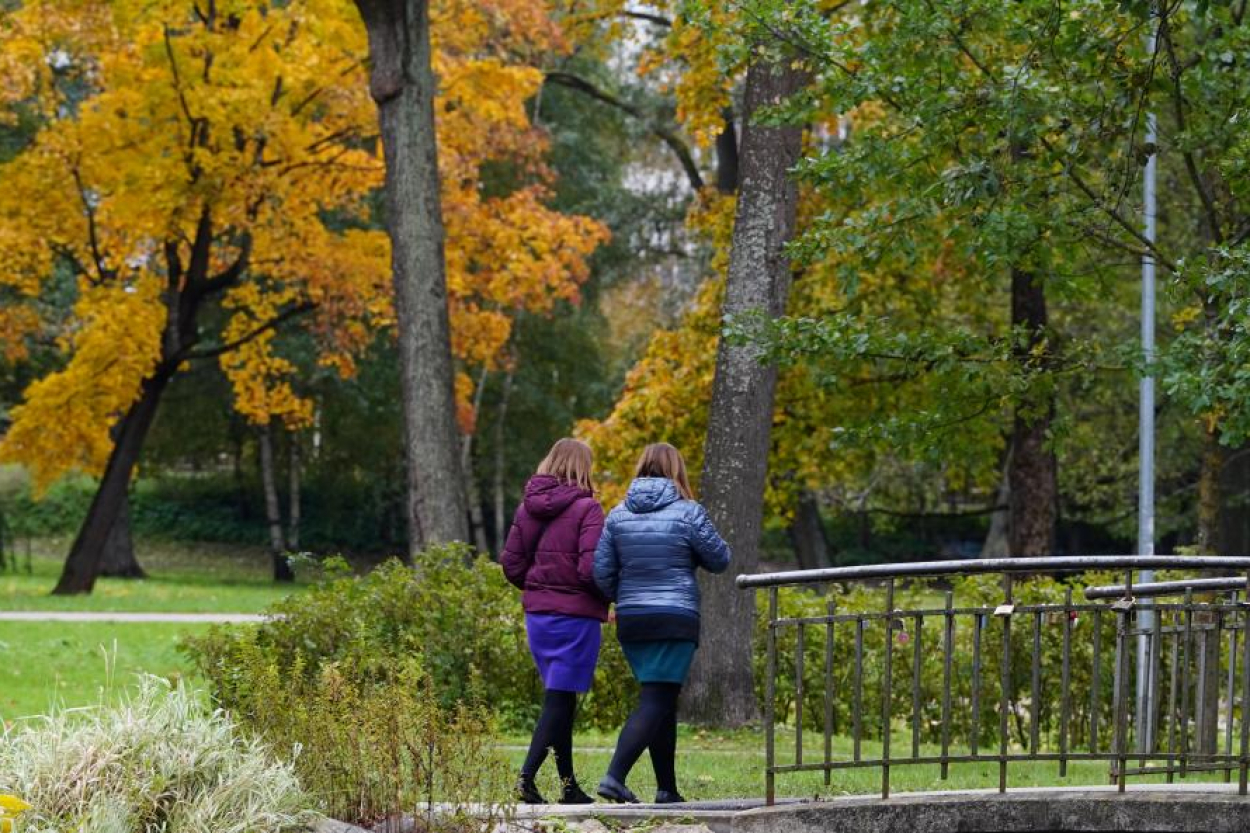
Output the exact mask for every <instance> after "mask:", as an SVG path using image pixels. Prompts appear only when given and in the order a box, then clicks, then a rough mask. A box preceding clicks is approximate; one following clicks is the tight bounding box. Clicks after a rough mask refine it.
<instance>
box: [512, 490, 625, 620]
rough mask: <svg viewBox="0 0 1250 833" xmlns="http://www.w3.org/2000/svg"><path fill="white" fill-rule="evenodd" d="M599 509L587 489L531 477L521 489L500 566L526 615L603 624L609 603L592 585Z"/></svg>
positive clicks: (600, 526)
mask: <svg viewBox="0 0 1250 833" xmlns="http://www.w3.org/2000/svg"><path fill="white" fill-rule="evenodd" d="M602 531H603V508H602V507H600V506H599V501H597V500H595V499H594V496H593V495H592V494H591V492H590V491H589V490H588V489H583V488H581V487H580V486H574V485H571V484H568V483H561V482H560V481H559V480H557V479H556V478H554V477H552V476H551V475H548V474H536V475H534V476H533V477H531V478H530V479H529V482H528V483H526V484H525V500H524V501H523V502H522V503H521V505H520V506H518V507H517V510H516V517H515V518H513V520H512V529H511V530H509V531H508V541H507V543H506V544H505V545H504V550H503V553H502V554H501V555H500V556H499V564H500V566H502V567H503V572H504V575H505V576H507V577H508V581H510V582H512V583H513V584H515V585H516V586H517V587H520V588H521V589H522V590H524V591H525V593H524V594H523V595H522V596H521V604H522V606H524V608H525V611H526V612H527V613H562V614H565V615H566V616H588V617H590V618H592V619H599V620H601V621H606V620H607V618H608V602H607V600H606V599H604V597H603V594H602V593H600V592H599V588H598V586H597V585H596V584H595V577H594V571H595V545H596V544H598V543H599V533H600V532H602Z"/></svg>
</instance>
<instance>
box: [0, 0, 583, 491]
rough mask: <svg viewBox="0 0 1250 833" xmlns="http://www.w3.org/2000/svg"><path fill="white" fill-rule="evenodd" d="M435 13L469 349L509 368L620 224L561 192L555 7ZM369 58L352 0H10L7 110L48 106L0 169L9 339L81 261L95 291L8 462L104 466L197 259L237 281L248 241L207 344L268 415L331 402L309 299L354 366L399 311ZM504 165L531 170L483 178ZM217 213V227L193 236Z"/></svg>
mask: <svg viewBox="0 0 1250 833" xmlns="http://www.w3.org/2000/svg"><path fill="white" fill-rule="evenodd" d="M432 18H433V21H434V28H433V40H434V46H435V54H434V58H433V61H434V65H435V71H436V75H437V76H438V78H439V80H440V85H441V86H440V98H439V106H438V108H437V120H438V121H437V129H438V136H439V142H440V158H439V162H440V168H441V169H442V181H443V188H444V193H443V205H444V212H445V215H446V227H447V232H448V240H447V262H448V284H449V305H450V312H451V319H452V328H453V333H454V336H453V337H454V349H455V353H456V355H457V356H458V357H459V358H460V359H462V360H463V361H464V362H465V363H467V364H469V365H479V366H486V367H492V366H494V365H495V364H496V363H497V362H498V361H499V355H500V352H501V350H502V348H503V346H504V345H505V344H506V342H507V340H508V338H509V335H510V329H511V321H512V318H513V317H514V316H515V315H516V314H517V312H518V311H520V310H536V311H545V310H549V309H550V308H551V306H552V304H554V303H555V302H556V301H557V300H559V299H566V300H575V299H576V298H577V292H578V286H579V284H580V283H581V282H582V281H584V280H585V278H586V275H587V266H586V262H585V258H586V256H587V255H589V254H590V253H591V252H592V251H593V250H594V249H595V248H596V247H597V246H598V245H599V244H600V243H601V242H602V241H603V240H605V239H606V237H607V232H606V229H605V228H604V227H603V226H602V225H601V224H599V223H597V222H595V221H592V220H590V219H588V218H585V217H573V216H567V215H562V214H560V213H558V212H556V211H554V210H552V209H550V208H549V207H548V206H547V202H548V198H549V197H550V187H551V183H552V175H551V173H550V171H549V170H548V169H547V168H546V167H545V166H544V164H543V161H542V159H543V154H544V152H545V150H546V142H545V137H544V136H543V135H542V134H541V133H540V132H539V131H537V130H535V129H534V128H533V126H532V125H531V124H530V122H529V117H528V113H527V111H526V108H525V101H526V100H527V99H529V98H530V97H532V96H533V95H534V94H535V93H536V92H537V90H538V88H539V86H540V85H541V83H542V75H541V73H540V72H539V71H538V70H537V69H536V68H535V67H534V66H533V62H534V61H536V60H537V59H538V58H540V57H542V56H545V55H548V54H550V53H551V52H559V51H563V50H567V49H569V48H570V47H571V43H570V42H569V41H568V40H567V39H566V38H565V37H564V35H563V33H562V32H561V30H560V27H559V26H558V25H557V24H556V23H555V22H554V21H553V20H552V19H551V18H550V16H549V15H548V14H547V11H546V9H545V6H544V5H543V4H539V3H534V2H531V1H530V0H489V2H469V0H442V1H441V2H436V3H435V4H434V8H433V11H432ZM367 56H368V44H367V40H366V37H365V32H364V27H363V25H362V24H361V22H360V20H359V17H358V15H357V12H356V9H355V6H354V4H353V3H352V2H350V0H292V2H283V3H278V2H274V1H273V0H218V2H217V3H215V4H214V5H213V7H212V11H211V12H208V11H204V10H203V8H202V6H200V5H197V4H195V3H192V2H190V0H30V2H26V3H23V4H21V5H20V6H18V7H17V8H15V9H11V10H5V11H0V119H5V120H9V121H11V120H12V117H13V115H14V114H15V113H16V112H17V111H18V109H19V108H23V109H25V110H27V111H29V112H32V113H36V114H37V115H38V117H39V125H40V128H39V130H38V132H37V134H36V135H35V137H34V140H33V141H32V142H31V144H30V145H29V146H28V147H27V148H25V149H24V150H23V151H22V152H21V153H20V154H19V155H18V156H17V157H16V158H14V159H13V160H11V161H10V162H8V163H6V164H4V165H3V166H0V181H3V183H4V187H3V188H0V250H2V251H4V253H5V268H4V269H3V270H2V271H0V298H4V299H6V300H4V301H2V302H0V324H3V325H5V326H4V328H3V329H4V332H3V335H0V353H2V354H3V355H4V356H5V357H6V358H8V359H10V360H16V359H20V358H21V357H22V356H23V351H24V345H25V339H26V338H27V337H28V336H29V335H31V334H32V333H33V332H35V331H36V330H37V329H39V328H40V326H41V323H40V322H39V320H38V317H37V315H35V314H34V312H33V308H32V306H31V304H30V301H31V300H32V299H34V298H36V297H38V296H39V295H40V293H41V292H42V291H43V288H44V286H45V284H47V283H48V282H49V281H50V280H51V279H53V278H54V277H55V276H57V275H62V276H64V275H65V274H66V273H67V272H68V273H71V274H72V276H73V279H74V284H75V286H76V291H77V301H76V302H75V305H74V316H73V319H72V322H71V327H70V331H69V332H68V333H67V334H65V335H64V336H63V346H64V348H65V350H66V353H67V355H68V359H67V362H66V364H65V366H64V368H63V369H61V370H58V371H55V372H53V373H51V374H49V375H48V376H46V377H45V378H43V379H40V380H38V381H37V382H35V383H34V384H32V385H31V386H30V387H29V388H28V390H27V391H26V393H25V396H24V401H23V403H22V404H21V405H20V406H19V407H18V408H16V409H15V410H14V412H13V425H12V427H11V429H10V431H9V432H8V434H7V435H6V437H5V438H4V439H3V441H2V442H0V459H5V460H13V461H18V462H21V463H24V464H25V465H27V466H29V467H30V468H31V469H32V471H33V472H34V474H35V479H36V482H37V483H38V484H39V486H40V487H45V486H46V485H47V484H49V483H50V482H51V481H52V480H54V479H55V478H56V477H57V476H59V475H60V474H61V473H63V472H65V471H67V470H69V469H74V468H77V469H81V470H84V471H86V472H89V473H98V472H99V471H100V469H101V467H102V465H103V463H104V461H105V460H106V459H107V456H108V452H109V450H110V448H111V440H110V429H111V427H112V426H113V425H114V424H115V422H116V421H117V420H118V419H119V418H120V417H121V416H122V415H123V414H124V413H125V412H126V410H127V408H129V407H130V405H131V404H132V403H133V402H134V401H135V400H136V399H137V397H138V395H139V392H140V390H141V385H142V384H143V382H144V380H145V379H146V378H148V377H149V376H151V374H152V373H153V372H154V370H155V368H156V366H157V364H158V362H160V361H162V356H163V355H164V354H163V353H162V349H163V348H165V349H172V348H170V345H169V344H168V343H164V344H163V341H164V342H168V339H169V335H170V332H171V330H170V327H169V326H168V325H169V324H170V322H171V320H172V319H171V318H170V316H171V314H172V311H171V310H169V309H167V308H166V306H167V305H166V299H167V298H169V297H174V296H173V295H171V294H170V293H171V292H172V293H175V294H176V293H180V292H182V291H184V290H185V289H186V288H187V287H186V286H185V285H184V284H183V283H181V282H180V279H179V277H178V274H177V273H178V272H179V270H183V271H185V270H186V268H187V267H188V264H193V263H194V262H196V261H195V259H196V258H203V259H206V264H207V267H208V268H207V273H208V274H210V275H220V274H222V273H223V272H225V271H226V270H228V269H229V267H230V266H231V264H233V263H235V262H236V261H237V260H238V259H239V258H240V256H241V255H242V253H244V252H245V251H246V252H248V253H249V257H248V267H249V268H248V269H247V271H246V274H244V275H242V276H241V278H240V279H238V280H236V281H235V282H234V283H233V284H232V285H231V286H229V287H222V288H223V289H225V290H226V291H225V292H224V293H223V295H222V301H221V303H222V307H223V310H224V312H225V313H226V317H225V323H224V325H223V326H222V328H221V329H220V331H219V332H202V333H201V334H200V335H199V337H198V340H199V342H200V343H199V345H198V347H199V348H200V351H201V352H202V353H204V354H205V355H207V356H214V355H217V354H218V353H220V362H221V365H222V368H223V370H224V372H225V373H226V375H227V376H228V378H229V380H230V382H231V385H232V388H233V391H234V407H235V408H236V409H237V410H238V411H239V412H240V413H241V414H243V415H244V416H245V417H246V418H247V419H248V420H250V421H252V422H254V423H267V422H269V421H270V420H273V419H278V420H281V421H283V422H284V423H286V424H288V425H290V426H293V427H294V426H299V425H302V424H305V423H306V422H307V421H308V420H309V419H310V416H311V404H310V402H309V401H308V400H307V399H306V398H305V397H303V396H302V395H301V392H300V384H299V378H298V376H299V372H298V369H297V367H296V365H295V364H294V363H293V362H292V360H291V358H290V357H289V356H283V355H282V354H281V353H282V340H281V338H280V337H279V332H280V330H279V327H278V325H279V324H280V323H281V324H285V322H286V321H287V320H288V318H289V319H290V321H291V322H292V323H298V324H299V325H300V326H303V327H305V328H306V329H307V331H308V332H309V333H310V334H311V335H312V336H313V341H314V343H315V345H316V348H317V361H318V362H319V363H320V364H321V365H323V366H326V367H331V368H334V369H336V370H337V371H338V372H339V373H341V374H343V375H350V374H351V373H352V372H354V369H355V357H356V356H358V355H359V354H360V352H361V351H362V350H363V349H365V348H366V347H367V346H368V345H369V344H370V343H371V342H372V341H373V339H374V338H375V337H376V334H377V333H378V331H379V330H382V329H384V328H386V327H389V326H391V325H392V324H393V323H394V313H393V310H392V309H391V283H390V264H389V260H390V251H389V248H390V247H389V241H388V239H387V237H386V235H385V234H384V233H383V232H382V231H380V230H378V229H377V228H375V227H372V205H371V201H370V196H371V194H373V193H374V192H375V191H376V189H377V188H378V187H380V185H381V183H382V178H383V173H384V172H383V168H382V163H381V158H380V148H379V146H378V140H377V135H376V134H377V128H376V121H377V113H376V108H375V105H374V103H373V101H372V100H371V99H370V97H369V92H368V89H369V88H368V79H367ZM491 161H506V162H507V163H509V165H511V166H513V168H514V169H515V170H516V171H518V172H519V175H520V179H521V185H520V186H519V187H517V188H516V189H515V190H514V191H512V192H511V193H507V194H503V195H498V196H495V195H487V194H485V193H484V190H483V188H482V181H481V176H482V174H481V171H482V167H483V165H484V164H485V163H487V162H491ZM205 222H207V223H209V224H210V227H211V229H212V235H211V241H210V245H209V246H208V247H207V251H194V250H193V241H195V240H196V239H197V230H198V229H199V228H201V224H203V223H205ZM175 265H176V267H177V268H175ZM9 299H11V300H9ZM295 312H303V314H302V315H301V316H299V317H298V318H296V317H295V316H294V313H295ZM194 347H196V345H177V351H176V353H175V354H174V355H173V359H176V360H177V363H178V365H180V366H183V365H185V363H186V360H187V359H188V358H190V357H193V355H194V354H195V350H194V349H193V348H194ZM223 347H233V349H232V350H229V351H223V350H222V348H223ZM173 359H171V360H173ZM460 392H461V400H462V403H461V405H462V410H463V409H467V410H468V411H469V412H470V413H467V414H466V415H464V416H463V417H462V424H465V425H471V423H472V419H471V407H470V406H469V402H468V398H467V395H466V394H465V392H464V389H463V386H460Z"/></svg>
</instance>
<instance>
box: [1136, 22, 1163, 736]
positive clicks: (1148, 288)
mask: <svg viewBox="0 0 1250 833" xmlns="http://www.w3.org/2000/svg"><path fill="white" fill-rule="evenodd" d="M1152 11H1153V10H1152ZM1152 16H1153V15H1152ZM1157 37H1158V34H1157V32H1155V31H1148V32H1147V34H1146V50H1147V54H1148V55H1151V56H1153V55H1154V53H1155V49H1156V48H1157V44H1156V38H1157ZM1156 137H1157V132H1156V124H1155V114H1154V113H1153V112H1147V113H1146V146H1147V147H1148V148H1150V155H1149V156H1148V157H1147V158H1146V170H1145V172H1144V175H1143V177H1142V219H1143V220H1144V226H1145V228H1144V229H1143V232H1144V235H1145V238H1146V240H1147V241H1149V242H1150V243H1151V244H1152V245H1153V244H1154V242H1155V173H1156V168H1155V164H1156V159H1157V157H1156V154H1155V152H1154V145H1155V141H1156ZM1141 343H1142V359H1143V360H1144V361H1145V362H1146V364H1147V370H1146V372H1144V373H1143V374H1142V377H1141V382H1140V387H1139V396H1138V398H1139V402H1138V408H1139V410H1138V420H1137V422H1138V440H1137V451H1138V467H1139V471H1138V477H1137V479H1138V483H1137V554H1138V555H1154V553H1155V480H1154V469H1155V380H1154V377H1153V375H1151V371H1150V370H1149V363H1150V362H1152V361H1153V360H1154V352H1155V260H1154V255H1153V254H1152V253H1151V252H1150V251H1146V252H1144V253H1143V254H1142V260H1141ZM1153 580H1154V571H1153V570H1142V571H1141V576H1140V579H1139V581H1141V582H1143V583H1144V582H1149V581H1153ZM1152 607H1153V605H1151V604H1150V602H1149V601H1143V603H1142V607H1141V612H1140V614H1139V616H1138V622H1139V624H1140V626H1141V630H1142V634H1141V636H1139V637H1138V641H1137V747H1138V751H1140V752H1149V751H1150V750H1151V749H1153V747H1154V730H1155V721H1154V708H1155V704H1154V700H1153V697H1152V694H1153V692H1154V685H1153V683H1154V680H1152V679H1151V675H1152V674H1153V673H1154V662H1153V657H1151V655H1150V651H1151V645H1152V643H1151V635H1152V634H1153V633H1154V629H1155V627H1156V625H1155V612H1154V610H1152Z"/></svg>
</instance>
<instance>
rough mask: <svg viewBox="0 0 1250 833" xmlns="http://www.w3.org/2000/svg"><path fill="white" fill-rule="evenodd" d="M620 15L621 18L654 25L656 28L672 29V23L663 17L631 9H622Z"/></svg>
mask: <svg viewBox="0 0 1250 833" xmlns="http://www.w3.org/2000/svg"><path fill="white" fill-rule="evenodd" d="M620 15H621V17H628V18H631V19H633V20H645V21H646V22H647V23H654V24H655V25H656V26H664V27H666V28H669V29H671V28H672V27H673V21H671V20H669V19H668V18H667V17H664V16H663V15H658V14H651V13H649V12H638V11H634V10H633V9H624V10H623V11H621V12H620Z"/></svg>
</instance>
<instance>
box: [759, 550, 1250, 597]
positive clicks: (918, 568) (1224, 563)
mask: <svg viewBox="0 0 1250 833" xmlns="http://www.w3.org/2000/svg"><path fill="white" fill-rule="evenodd" d="M1089 570H1228V571H1235V570H1242V571H1250V557H1246V556H1222V555H1056V556H1040V557H1036V558H970V559H955V560H948V561H912V562H904V563H893V564H865V565H861V566H857V567H826V568H823V569H819V570H787V571H784V572H779V573H756V574H754V575H739V576H738V577H737V585H738V587H740V588H743V589H746V588H751V587H779V586H782V585H803V584H824V583H827V582H831V581H865V580H871V579H897V578H935V577H938V576H953V575H980V574H984V573H1052V572H1053V573H1058V572H1082V571H1089ZM1243 582H1244V580H1243ZM1122 592H1123V587H1121V593H1122ZM1134 592H1136V586H1134Z"/></svg>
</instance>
